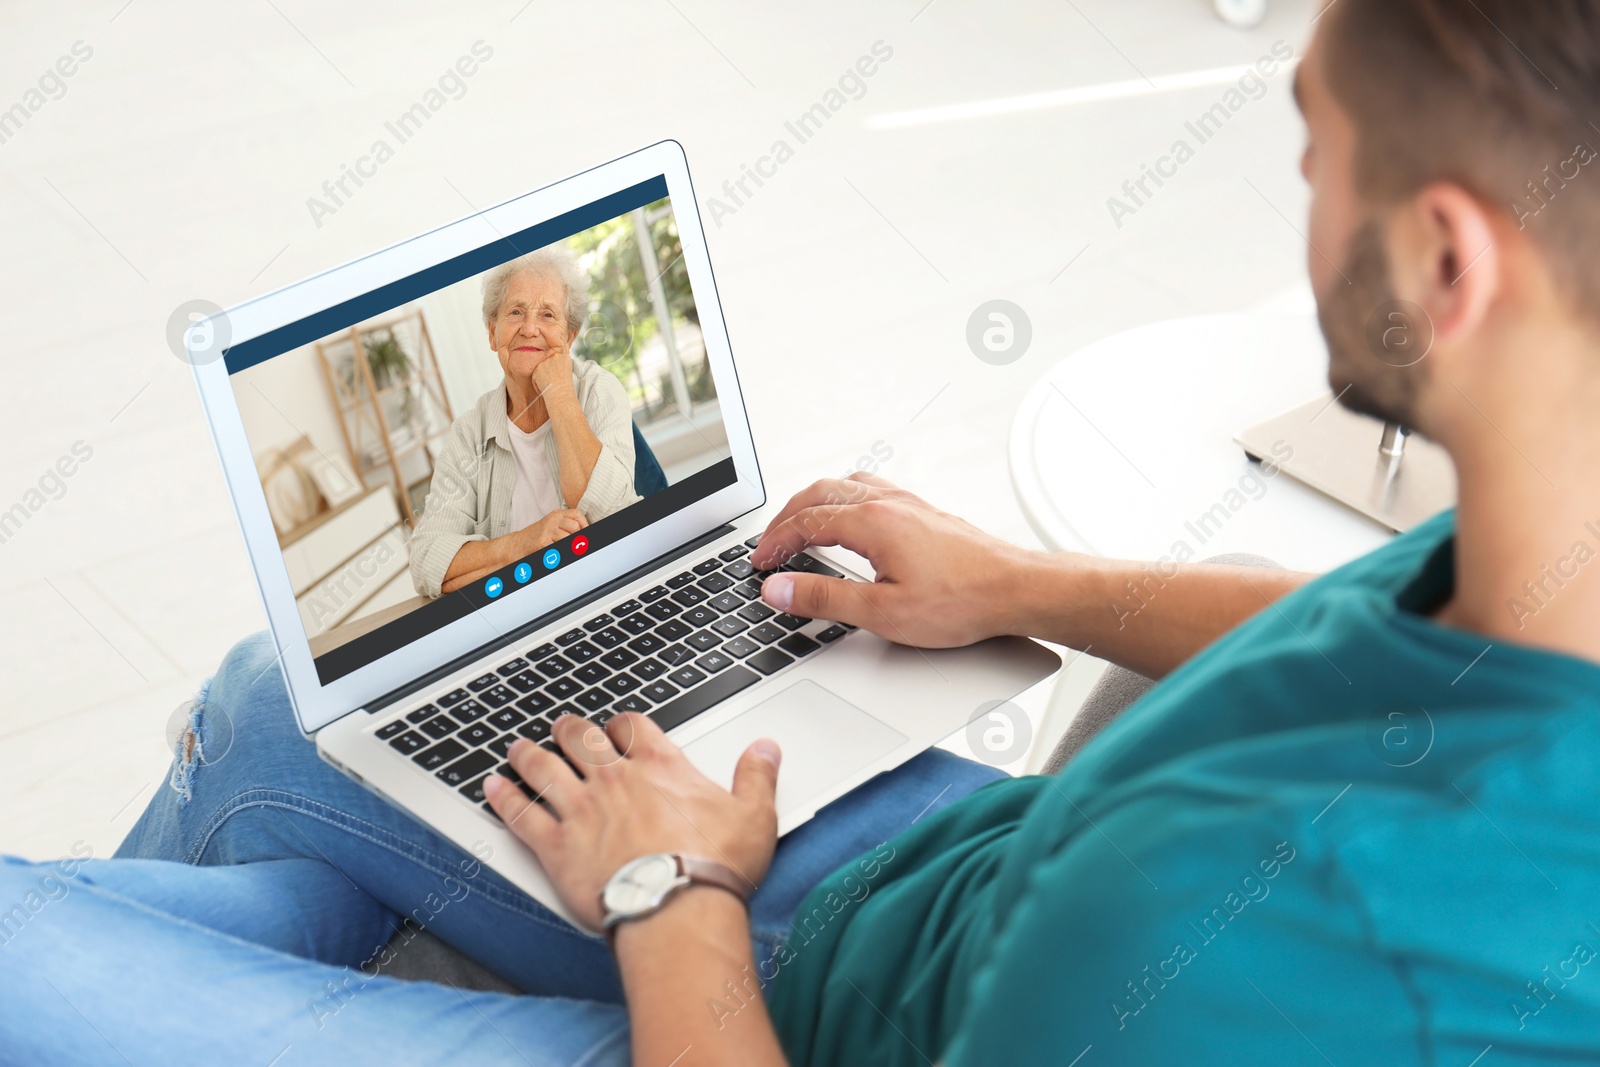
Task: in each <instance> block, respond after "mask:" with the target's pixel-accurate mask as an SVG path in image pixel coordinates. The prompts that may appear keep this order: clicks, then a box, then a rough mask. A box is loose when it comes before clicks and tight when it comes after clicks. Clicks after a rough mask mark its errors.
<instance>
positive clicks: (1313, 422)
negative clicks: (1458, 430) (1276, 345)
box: [1234, 393, 1456, 533]
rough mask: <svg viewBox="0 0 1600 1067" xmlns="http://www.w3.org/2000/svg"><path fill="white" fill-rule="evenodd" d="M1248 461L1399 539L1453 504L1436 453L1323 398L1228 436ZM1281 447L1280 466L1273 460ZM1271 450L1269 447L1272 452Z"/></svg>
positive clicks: (1452, 484) (1443, 462) (1441, 453)
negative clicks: (1275, 470)
mask: <svg viewBox="0 0 1600 1067" xmlns="http://www.w3.org/2000/svg"><path fill="white" fill-rule="evenodd" d="M1234 440H1235V441H1236V442H1238V443H1239V445H1240V446H1241V447H1243V448H1244V450H1245V453H1246V454H1247V455H1249V456H1250V458H1251V459H1254V460H1258V461H1261V460H1265V461H1267V462H1273V463H1276V464H1277V465H1278V466H1279V467H1280V468H1281V469H1282V470H1283V471H1284V472H1285V473H1287V474H1289V475H1291V476H1293V477H1294V478H1296V479H1297V480H1299V481H1302V482H1304V483H1305V484H1307V485H1309V486H1311V488H1313V489H1316V490H1317V491H1318V492H1321V493H1324V494H1326V495H1327V496H1330V497H1332V498H1333V499H1335V500H1337V501H1339V502H1340V503H1342V504H1347V505H1349V506H1350V507H1352V508H1355V509H1356V510H1357V511H1359V512H1361V513H1362V514H1363V515H1366V516H1367V517H1368V518H1370V519H1373V520H1375V521H1377V522H1380V523H1382V524H1383V525H1385V526H1387V527H1389V529H1391V530H1395V531H1397V532H1401V533H1403V532H1405V531H1406V530H1409V529H1411V528H1412V527H1413V526H1415V525H1417V524H1418V523H1420V522H1422V521H1423V520H1424V519H1427V518H1430V517H1432V516H1433V515H1436V514H1438V513H1439V512H1441V511H1443V510H1444V509H1445V508H1448V507H1453V506H1454V505H1455V502H1456V472H1455V466H1454V464H1452V463H1451V462H1450V456H1449V454H1448V453H1447V452H1445V450H1444V449H1442V448H1440V447H1439V446H1438V445H1436V444H1434V443H1433V442H1432V441H1429V440H1427V439H1426V438H1423V437H1418V436H1416V435H1414V434H1412V433H1411V431H1410V429H1409V428H1408V427H1405V426H1402V425H1400V424H1399V423H1392V422H1391V423H1385V422H1383V421H1381V420H1379V419H1375V418H1372V417H1370V416H1367V415H1358V414H1356V413H1355V412H1353V411H1348V410H1346V409H1345V408H1343V407H1340V406H1339V404H1337V403H1336V402H1335V401H1334V397H1333V394H1331V393H1329V394H1327V395H1325V396H1323V397H1321V398H1320V399H1317V400H1313V401H1311V402H1310V403H1309V404H1302V405H1300V406H1299V407H1297V408H1293V409H1291V410H1289V411H1286V412H1284V413H1283V414H1282V415H1279V416H1277V417H1275V418H1271V419H1268V420H1267V421H1266V422H1263V423H1261V424H1259V425H1257V426H1252V427H1250V428H1249V429H1247V430H1245V431H1243V432H1242V433H1240V434H1238V435H1237V436H1236V437H1234ZM1284 445H1288V446H1289V448H1290V449H1292V450H1293V451H1292V453H1291V454H1290V455H1289V457H1288V458H1287V459H1284V460H1282V461H1278V460H1277V459H1276V457H1277V456H1278V455H1279V454H1280V453H1281V452H1283V451H1284V449H1283V446H1284ZM1274 446H1276V447H1274Z"/></svg>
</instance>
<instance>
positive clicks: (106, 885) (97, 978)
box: [0, 635, 1000, 1067]
mask: <svg viewBox="0 0 1600 1067" xmlns="http://www.w3.org/2000/svg"><path fill="white" fill-rule="evenodd" d="M190 728H191V731H192V734H193V737H192V742H193V743H192V744H191V743H190V742H191V738H188V737H185V738H182V739H180V740H179V742H178V746H177V749H178V750H177V752H176V753H175V758H174V762H173V768H172V774H171V778H170V780H169V782H168V785H167V787H166V788H163V789H160V790H158V791H157V795H156V797H155V798H154V799H153V800H152V801H151V803H150V806H149V808H148V809H147V810H146V811H145V812H144V815H143V816H142V817H141V818H140V819H139V822H138V824H137V825H136V826H135V827H134V828H133V830H132V832H131V833H130V834H129V835H128V838H127V840H126V841H124V842H123V844H122V847H121V848H120V849H119V850H118V852H117V856H116V858H114V859H109V860H100V859H93V858H79V857H66V858H63V859H62V860H60V861H56V862H54V863H29V862H25V861H21V860H16V859H4V860H0V1004H4V1005H5V1007H4V1009H3V1010H0V1062H4V1063H28V1064H40V1065H44V1064H58V1063H59V1064H91V1063H115V1064H122V1063H125V1062H126V1063H131V1064H135V1065H140V1067H142V1065H143V1064H145V1063H156V1062H160V1063H162V1064H170V1063H206V1062H218V1061H225V1062H230V1063H254V1064H260V1065H263V1067H265V1065H267V1064H273V1063H279V1062H281V1064H282V1067H290V1065H291V1064H300V1063H321V1062H328V1063H368V1062H371V1063H456V1062H460V1063H468V1062H471V1063H484V1062H523V1061H525V1062H527V1063H530V1064H552V1065H555V1064H580V1063H581V1064H610V1063H625V1062H627V1059H628V1054H629V1049H628V1023H627V1015H626V1012H625V1011H624V1009H623V1007H622V994H621V984H620V979H619V976H618V973H617V969H616V965H615V962H614V960H613V958H612V956H611V954H610V952H609V951H608V949H607V947H606V944H605V942H604V941H603V940H602V939H600V938H597V937H593V936H591V935H589V934H587V933H584V932H582V931H580V930H577V929H575V928H573V927H572V926H570V925H568V924H567V923H566V922H564V921H563V920H561V919H560V918H559V917H557V916H556V915H554V914H553V913H552V912H550V911H549V910H548V909H546V908H544V907H543V906H541V905H540V904H538V903H536V902H535V901H533V900H532V899H530V898H528V897H527V896H525V895H524V894H523V893H521V892H520V891H519V890H517V889H515V888H514V887H513V886H511V885H510V884H509V883H508V882H506V881H505V880H504V879H502V878H501V877H499V876H498V875H496V874H495V873H494V872H493V871H491V870H490V869H489V868H488V867H487V866H484V865H483V864H482V863H481V862H480V859H482V858H484V857H482V856H475V855H474V854H473V853H472V852H470V851H467V850H463V849H462V848H460V847H458V846H457V845H455V844H453V843H452V842H450V841H448V840H446V839H444V838H442V837H440V836H439V835H437V834H435V833H434V832H433V831H432V830H430V829H428V828H427V827H426V826H424V825H422V824H421V823H418V822H416V821H415V820H413V819H412V818H411V817H410V816H408V815H406V814H405V813H403V812H401V811H398V810H396V809H394V808H391V807H390V806H388V805H387V804H385V803H384V802H383V801H381V800H379V799H377V798H376V797H374V796H373V795H372V794H370V793H368V792H367V791H366V790H364V789H362V788H361V787H360V786H358V785H356V784H355V783H354V782H352V781H351V780H349V779H348V778H346V777H344V776H343V775H342V774H340V773H339V772H337V771H335V770H333V769H332V768H331V767H329V766H328V765H327V764H325V763H323V762H322V761H321V760H320V759H319V758H318V757H317V755H316V750H315V745H314V744H313V743H311V742H308V741H306V740H305V738H303V737H302V736H301V735H300V733H299V731H298V729H297V727H296V725H295V722H294V717H293V715H292V713H291V711H290V708H289V704H288V697H287V694H286V693H285V691H284V688H283V681H282V678H281V676H280V674H279V672H278V670H277V667H276V664H275V660H274V656H273V652H272V646H271V643H270V641H268V640H267V639H266V638H265V637H264V635H262V636H257V637H253V638H249V639H247V640H245V641H243V642H241V643H240V644H239V645H237V646H236V647H235V648H234V649H233V650H232V651H231V652H229V654H228V656H227V658H226V659H225V660H224V661H223V664H222V667H221V669H220V670H219V671H218V673H217V675H216V677H215V678H213V679H212V680H211V681H210V682H209V683H208V684H207V686H206V687H205V688H204V689H203V690H202V692H201V694H200V697H199V699H198V700H197V701H196V703H195V706H194V709H193V712H192V714H191V717H190ZM999 776H1000V773H999V772H998V771H996V770H994V769H993V768H990V767H987V766H984V765H982V764H978V763H973V762H970V761H967V760H962V759H958V758H956V757H954V756H951V755H949V754H947V753H944V752H940V751H937V750H934V751H930V752H927V753H924V754H923V755H921V756H919V757H917V758H916V759H914V760H911V761H910V762H909V763H906V764H905V765H903V766H902V767H900V768H899V769H897V770H895V771H892V772H890V773H888V774H884V775H880V776H879V777H878V778H875V779H874V780H872V781H871V782H868V783H867V784H865V785H863V786H862V787H861V788H859V789H857V790H855V791H854V792H852V793H851V794H849V795H848V796H846V797H844V798H842V799H840V800H839V801H837V802H835V803H834V804H832V805H829V806H828V807H827V808H825V809H824V810H823V811H822V812H820V813H819V814H818V815H817V817H816V818H815V819H813V820H812V821H811V822H809V823H807V824H806V825H804V826H802V827H800V828H799V829H798V830H796V831H794V832H793V833H792V834H790V835H788V836H787V837H785V838H784V839H783V841H782V842H781V843H780V845H779V847H778V851H777V855H776V857H775V858H774V861H773V864H772V869H771V871H770V873H769V874H768V875H767V878H766V881H765V882H764V883H763V884H762V886H761V888H760V890H759V891H758V892H757V893H756V894H755V896H754V898H753V899H752V901H751V919H750V936H751V939H752V941H753V943H754V948H755V951H756V954H757V956H756V958H757V959H765V958H768V957H769V956H771V955H772V953H773V952H774V951H775V949H776V948H777V947H778V946H779V945H781V944H782V943H783V941H784V940H785V938H786V937H787V936H788V933H789V921H790V919H791V918H792V916H793V915H794V913H795V910H796V908H797V906H798V904H799V902H800V900H801V899H802V898H803V897H804V896H805V894H806V893H807V892H809V891H810V889H811V888H812V887H813V886H814V885H816V883H817V882H818V881H820V880H821V879H822V878H823V877H824V876H825V875H827V874H828V873H830V872H831V871H833V870H835V869H836V868H838V867H839V866H841V865H843V864H844V863H845V862H847V861H848V860H850V859H852V858H853V857H855V856H856V855H858V854H860V853H863V852H866V851H868V850H870V849H871V848H873V847H874V846H876V845H878V844H880V843H881V842H883V841H885V840H887V839H888V838H890V837H892V836H894V835H895V834H897V833H899V832H901V831H902V830H904V829H905V828H906V827H908V826H909V825H910V824H911V823H913V822H915V821H917V819H919V818H920V817H922V816H923V815H925V814H927V813H929V812H932V811H935V810H938V809H939V808H941V807H943V806H945V805H947V804H949V803H951V802H952V801H953V800H955V799H957V798H959V797H962V796H965V795H966V794H967V793H970V792H971V791H972V790H974V789H976V788H978V787H979V786H981V785H984V784H986V783H987V782H989V781H992V780H993V779H995V778H997V777H999ZM485 847H486V846H485ZM419 926H420V927H424V928H426V929H428V930H431V931H432V932H433V933H434V934H436V935H437V936H439V937H440V938H442V939H443V940H445V941H447V942H449V943H450V944H452V945H454V946H455V947H456V948H458V949H460V950H461V951H462V952H464V953H466V954H467V955H468V956H471V957H472V958H473V959H475V960H477V961H478V962H480V963H482V964H483V965H485V966H486V967H488V968H489V969H490V970H492V971H494V972H496V973H497V974H499V975H501V976H502V977H504V978H505V979H506V980H507V981H509V982H511V983H512V984H514V985H516V986H517V987H518V988H520V989H522V990H523V991H524V992H525V993H526V994H528V995H524V996H507V995H503V994H498V993H485V992H475V991H467V990H460V989H456V988H453V987H448V986H442V985H437V984H434V983H431V982H407V981H401V980H398V979H392V978H387V977H383V976H381V975H377V974H376V973H375V970H374V966H375V963H376V962H378V961H381V960H382V959H383V957H384V954H385V952H386V946H387V945H389V944H390V942H391V941H392V940H394V939H395V938H396V935H397V934H398V935H399V937H400V939H401V940H404V939H405V937H407V936H411V935H412V934H413V932H414V931H415V930H416V929H417V928H418V927H419ZM279 1057H281V1061H280V1060H279Z"/></svg>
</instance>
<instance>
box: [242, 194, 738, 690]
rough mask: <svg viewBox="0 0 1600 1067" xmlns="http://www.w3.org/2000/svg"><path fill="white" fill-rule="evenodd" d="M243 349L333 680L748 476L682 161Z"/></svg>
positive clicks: (313, 633)
mask: <svg viewBox="0 0 1600 1067" xmlns="http://www.w3.org/2000/svg"><path fill="white" fill-rule="evenodd" d="M224 360H225V364H226V369H227V372H228V380H229V384H230V385H231V386H232V390H233V393H234V396H235V399H236V401H237V404H238V410H239V414H240V417H241V420H242V422H243V426H244V433H245V437H246V438H247V439H248V442H249V447H250V451H251V454H252V456H253V458H254V461H255V466H256V473H257V475H258V477H259V478H260V481H261V488H262V492H263V494H264V496H265V498H266V502H267V508H268V510H269V512H270V513H271V518H272V523H273V527H274V529H275V531H276V534H277V538H278V545H279V548H280V550H281V551H282V554H283V562H284V567H285V570H286V572H287V573H288V576H289V579H290V583H291V585H292V587H293V591H294V595H295V601H296V605H297V607H298V609H299V617H300V622H301V624H302V625H303V626H304V628H305V633H306V636H307V639H308V643H309V645H310V649H311V654H312V661H313V664H314V665H315V668H316V673H317V675H318V678H319V679H320V681H321V682H322V684H324V685H326V684H328V683H330V682H332V681H334V680H336V679H338V678H341V677H344V676H345V675H348V674H350V673H351V672H353V671H357V670H359V669H361V668H362V667H364V666H366V665H368V664H370V663H372V662H374V661H376V660H377V659H379V658H381V657H383V656H386V655H388V654H389V653H392V652H395V651H397V650H399V649H401V648H404V647H405V646H406V645H408V644H410V643H411V642H413V641H415V640H417V639H418V638H420V637H423V636H425V635H427V634H429V633H432V632H433V631H435V630H438V629H439V628H441V627H444V626H447V625H449V624H450V623H452V622H454V621H456V620H458V619H461V618H464V617H466V616H468V615H470V614H471V613H473V612H475V611H477V610H479V609H481V608H483V607H484V606H486V605H488V604H489V603H491V602H498V601H501V600H504V599H505V598H510V597H516V596H518V595H519V594H521V593H523V592H524V591H525V590H527V589H530V588H533V587H535V586H537V584H538V583H539V582H540V581H541V580H543V579H545V578H547V577H549V576H551V575H553V574H556V573H557V572H559V571H560V570H561V569H562V568H564V567H567V566H570V565H571V564H573V563H574V562H576V561H578V560H580V559H583V558H586V557H588V556H589V555H591V554H594V553H604V552H605V551H606V550H607V547H608V546H609V545H612V544H615V543H616V542H618V541H620V540H621V539H622V538H624V537H626V536H628V535H629V534H632V533H635V532H637V531H640V530H643V529H644V528H645V527H647V526H650V525H651V524H652V523H654V522H656V521H657V520H659V519H661V518H663V517H665V516H667V515H669V514H671V513H673V512H675V511H678V510H680V509H682V508H684V507H687V506H688V505H690V504H692V503H694V502H695V501H698V500H702V499H704V498H706V497H708V496H710V495H711V494H713V493H715V492H717V491H718V490H720V489H722V488H724V487H726V486H729V485H732V484H733V483H734V482H735V481H736V480H737V474H736V472H735V469H734V461H733V459H732V457H731V454H730V451H729V447H728V434H727V429H726V427H725V424H724V421H723V418H722V413H721V410H720V407H719V398H718V395H717V390H716V387H715V383H714V380H713V376H712V371H711V366H710V364H709V361H708V359H707V351H706V344H705V342H704V340H703V338H702V334H701V329H700V320H699V312H698V311H697V308H696V303H695V295H694V292H693V291H692V288H691V286H690V283H689V271H688V270H687V269H686V266H685V263H684V261H683V248H682V244H681V242H680V239H679V234H678V226H677V221H676V219H675V218H674V216H673V210H672V203H671V199H670V197H669V196H668V195H667V182H666V179H665V177H664V176H663V177H658V178H654V179H651V180H648V181H644V182H640V183H638V184H637V185H634V186H632V187H630V188H627V189H623V190H621V191H619V192H617V193H614V194H611V195H609V196H606V197H603V198H601V199H600V200H597V201H595V202H593V203H590V204H587V205H585V206H583V207H582V208H579V209H577V210H573V211H569V212H566V213H565V214H563V215H560V216H558V217H556V218H553V219H550V220H548V221H545V222H542V223H540V224H538V225H536V226H532V227H529V228H528V229H526V230H522V231H520V232H517V233H512V234H506V235H502V236H501V237H499V238H498V239H494V240H490V241H488V242H486V243H485V244H484V245H482V246H481V247H478V248H476V249H473V250H472V251H470V252H468V253H465V254H462V255H459V256H456V257H454V258H452V259H450V260H448V261H446V262H443V263H439V264H437V265H435V266H432V267H430V268H428V269H426V270H423V271H419V272H418V273H416V274H413V275H410V276H408V277H405V278H402V279H400V280H398V281H395V282H392V283H388V284H385V285H383V286H381V287H379V288H377V289H374V290H373V291H371V292H368V293H365V294H363V295H362V296H360V297H358V298H356V299H352V300H348V301H345V302H344V303H341V304H339V305H338V306H335V307H332V308H327V309H325V310H323V311H320V312H318V313H317V314H314V315H311V316H308V317H306V318H304V319H301V320H299V321H297V322H294V323H291V324H289V325H287V326H284V327H282V328H280V329H276V330H272V331H270V332H267V333H264V334H261V335H259V336H257V337H253V338H250V339H249V340H246V341H241V342H240V343H238V344H236V345H234V346H233V347H231V348H229V349H227V351H226V353H225V356H224ZM735 402H737V401H736V400H735Z"/></svg>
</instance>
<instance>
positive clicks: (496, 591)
mask: <svg viewBox="0 0 1600 1067" xmlns="http://www.w3.org/2000/svg"><path fill="white" fill-rule="evenodd" d="M505 588H506V583H504V582H502V581H501V580H500V576H499V575H496V576H495V577H493V578H490V579H489V580H488V581H487V582H484V583H483V591H484V592H485V593H487V594H489V596H490V597H491V598H493V597H497V596H499V595H500V594H501V593H503V592H505Z"/></svg>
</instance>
